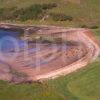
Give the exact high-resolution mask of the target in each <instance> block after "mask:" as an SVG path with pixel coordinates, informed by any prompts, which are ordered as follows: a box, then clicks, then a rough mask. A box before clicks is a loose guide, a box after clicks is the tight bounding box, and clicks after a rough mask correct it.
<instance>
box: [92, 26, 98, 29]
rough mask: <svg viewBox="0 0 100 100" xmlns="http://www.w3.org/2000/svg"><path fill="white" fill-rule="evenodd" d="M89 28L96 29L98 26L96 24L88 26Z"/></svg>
mask: <svg viewBox="0 0 100 100" xmlns="http://www.w3.org/2000/svg"><path fill="white" fill-rule="evenodd" d="M90 28H91V29H97V28H99V27H98V26H91V27H90Z"/></svg>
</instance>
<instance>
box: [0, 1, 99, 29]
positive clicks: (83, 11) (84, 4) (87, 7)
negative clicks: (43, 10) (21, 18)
mask: <svg viewBox="0 0 100 100" xmlns="http://www.w3.org/2000/svg"><path fill="white" fill-rule="evenodd" d="M80 1H81V2H80V4H77V3H67V0H0V7H11V6H17V7H19V8H21V7H23V8H26V7H28V6H30V5H32V4H41V3H54V2H55V3H57V4H58V7H56V8H53V9H50V10H48V12H49V13H50V12H54V13H64V14H66V15H68V16H72V17H73V18H74V20H73V21H71V22H70V21H63V22H59V21H58V22H57V21H53V20H52V19H51V18H49V19H47V20H45V21H38V20H29V21H26V22H24V23H28V24H39V25H40V24H47V25H57V26H67V27H81V26H82V25H87V26H92V25H96V26H99V27H100V6H99V3H100V2H99V0H80ZM15 23H16V22H15ZM21 23H22V22H21Z"/></svg>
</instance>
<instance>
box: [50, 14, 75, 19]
mask: <svg viewBox="0 0 100 100" xmlns="http://www.w3.org/2000/svg"><path fill="white" fill-rule="evenodd" d="M51 17H52V18H53V20H54V21H67V20H68V21H72V20H73V18H72V17H71V16H67V15H65V14H62V13H60V14H54V13H52V14H51Z"/></svg>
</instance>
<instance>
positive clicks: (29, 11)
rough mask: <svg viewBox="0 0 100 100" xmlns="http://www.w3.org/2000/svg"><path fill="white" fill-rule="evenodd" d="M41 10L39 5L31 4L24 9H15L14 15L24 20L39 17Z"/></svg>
mask: <svg viewBox="0 0 100 100" xmlns="http://www.w3.org/2000/svg"><path fill="white" fill-rule="evenodd" d="M42 12H43V11H42V7H41V5H32V6H30V7H28V8H26V9H23V8H22V9H19V10H16V11H15V13H14V16H16V18H18V19H20V20H22V21H25V20H28V19H39V16H40V15H41V14H42Z"/></svg>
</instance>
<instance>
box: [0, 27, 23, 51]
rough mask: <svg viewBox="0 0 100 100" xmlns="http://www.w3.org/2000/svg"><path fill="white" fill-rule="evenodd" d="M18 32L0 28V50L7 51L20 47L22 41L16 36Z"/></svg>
mask: <svg viewBox="0 0 100 100" xmlns="http://www.w3.org/2000/svg"><path fill="white" fill-rule="evenodd" d="M19 35H20V32H18V31H10V30H4V29H0V51H2V52H9V51H14V50H15V48H16V45H17V47H19V48H22V47H23V45H24V42H23V41H22V40H20V39H19V38H18V37H19Z"/></svg>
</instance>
